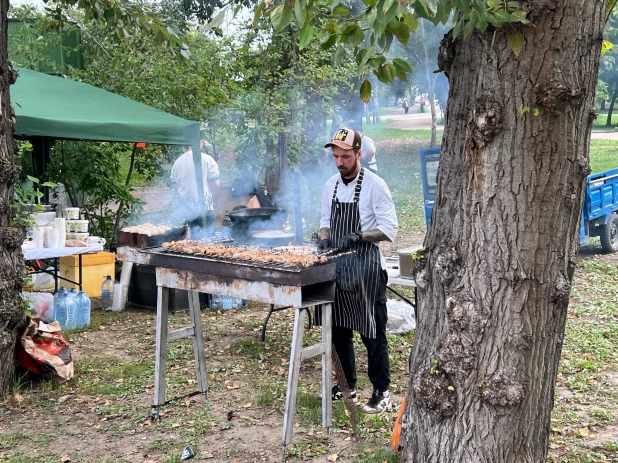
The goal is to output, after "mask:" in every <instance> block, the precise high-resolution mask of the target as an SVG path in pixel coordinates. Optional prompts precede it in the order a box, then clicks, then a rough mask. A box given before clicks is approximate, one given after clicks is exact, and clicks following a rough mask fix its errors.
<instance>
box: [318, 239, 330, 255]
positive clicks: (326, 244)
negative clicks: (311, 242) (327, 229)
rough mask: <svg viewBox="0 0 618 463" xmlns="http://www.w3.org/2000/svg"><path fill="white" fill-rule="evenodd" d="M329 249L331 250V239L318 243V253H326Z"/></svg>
mask: <svg viewBox="0 0 618 463" xmlns="http://www.w3.org/2000/svg"><path fill="white" fill-rule="evenodd" d="M328 249H330V240H329V239H325V240H321V241H320V242H319V243H318V252H324V251H326V250H328Z"/></svg>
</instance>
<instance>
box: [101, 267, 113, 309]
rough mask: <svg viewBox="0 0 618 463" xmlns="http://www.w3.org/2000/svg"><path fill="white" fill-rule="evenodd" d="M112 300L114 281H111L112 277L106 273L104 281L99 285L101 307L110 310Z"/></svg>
mask: <svg viewBox="0 0 618 463" xmlns="http://www.w3.org/2000/svg"><path fill="white" fill-rule="evenodd" d="M113 300H114V282H113V281H112V277H111V276H110V275H107V277H106V278H105V281H104V282H103V284H102V285H101V309H102V310H106V311H111V310H112V302H113Z"/></svg>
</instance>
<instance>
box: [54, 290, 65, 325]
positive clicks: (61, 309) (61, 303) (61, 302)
mask: <svg viewBox="0 0 618 463" xmlns="http://www.w3.org/2000/svg"><path fill="white" fill-rule="evenodd" d="M59 292H60V291H58V293H59ZM58 293H56V294H58ZM65 296H66V291H65V292H64V294H61V295H60V296H59V297H58V302H56V303H55V304H54V308H55V311H56V321H58V323H60V328H62V329H65V327H66V325H67V315H68V310H67V309H68V307H67V305H66V299H65Z"/></svg>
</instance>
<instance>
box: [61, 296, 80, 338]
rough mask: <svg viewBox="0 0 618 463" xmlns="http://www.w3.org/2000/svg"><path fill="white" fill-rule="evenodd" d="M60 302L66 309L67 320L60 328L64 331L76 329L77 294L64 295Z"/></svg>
mask: <svg viewBox="0 0 618 463" xmlns="http://www.w3.org/2000/svg"><path fill="white" fill-rule="evenodd" d="M62 302H63V304H64V305H65V307H66V311H67V318H66V323H65V325H64V326H62V324H60V326H61V327H62V328H63V329H65V330H73V329H75V328H76V327H77V293H75V295H73V294H71V293H65V294H63V295H62Z"/></svg>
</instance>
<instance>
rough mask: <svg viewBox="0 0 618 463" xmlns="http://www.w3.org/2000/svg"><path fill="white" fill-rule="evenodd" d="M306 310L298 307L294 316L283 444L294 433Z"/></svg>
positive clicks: (286, 443) (289, 440)
mask: <svg viewBox="0 0 618 463" xmlns="http://www.w3.org/2000/svg"><path fill="white" fill-rule="evenodd" d="M306 315H307V314H306V312H305V310H304V309H296V315H295V316H294V334H293V335H292V350H291V352H290V368H289V370H288V390H287V394H286V396H285V411H284V414H283V446H284V447H285V446H286V445H288V444H289V443H290V442H292V434H293V433H294V415H295V413H296V394H297V392H298V377H299V374H300V362H301V360H300V355H301V351H302V347H303V333H304V331H305V318H306Z"/></svg>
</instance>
